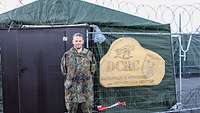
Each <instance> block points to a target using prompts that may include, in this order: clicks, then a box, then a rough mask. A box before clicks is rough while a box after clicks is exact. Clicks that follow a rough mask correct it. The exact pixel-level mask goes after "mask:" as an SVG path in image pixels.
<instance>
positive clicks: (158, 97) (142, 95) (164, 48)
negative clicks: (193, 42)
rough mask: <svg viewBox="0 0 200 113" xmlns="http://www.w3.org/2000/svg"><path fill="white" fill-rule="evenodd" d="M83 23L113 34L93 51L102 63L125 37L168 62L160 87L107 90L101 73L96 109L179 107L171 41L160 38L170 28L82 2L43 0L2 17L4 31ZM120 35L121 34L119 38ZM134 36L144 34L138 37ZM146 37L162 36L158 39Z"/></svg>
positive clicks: (139, 112) (143, 111) (146, 111)
mask: <svg viewBox="0 0 200 113" xmlns="http://www.w3.org/2000/svg"><path fill="white" fill-rule="evenodd" d="M83 23H86V24H89V25H97V26H99V28H100V29H101V30H102V31H103V32H110V34H105V37H106V39H105V41H103V42H102V43H94V45H92V47H91V49H93V51H95V53H96V57H97V60H98V61H99V60H100V58H101V57H102V56H103V55H104V54H105V53H106V52H107V50H108V49H109V47H110V45H111V43H112V42H113V41H114V40H115V39H117V38H120V37H125V36H131V37H134V38H135V39H137V40H138V41H139V42H140V44H141V45H142V46H143V47H145V48H148V49H150V50H152V51H155V52H157V53H158V54H160V55H161V56H162V57H163V58H164V59H165V61H166V70H165V72H166V73H165V77H164V78H163V80H162V82H161V83H160V84H159V85H157V86H148V87H144V86H142V87H124V88H104V87H102V86H101V85H100V83H99V78H98V77H99V74H98V71H97V75H96V76H95V85H94V90H95V102H94V106H96V105H105V106H108V105H110V104H113V103H115V102H117V101H125V102H126V103H127V105H126V107H125V108H123V107H122V108H120V107H119V108H118V107H116V108H113V109H110V110H107V111H105V112H109V113H116V112H120V113H122V112H129V113H133V112H135V113H150V112H159V111H166V110H168V109H170V108H171V106H173V105H174V104H175V103H176V91H175V80H174V76H173V60H172V53H171V49H172V48H171V37H170V35H168V36H167V35H159V33H170V26H169V25H163V24H160V23H157V22H154V21H151V20H147V19H144V18H141V17H137V16H133V15H130V14H126V13H123V12H119V11H115V10H112V9H108V8H105V7H101V6H97V5H94V4H91V3H87V2H84V1H80V0H39V1H35V2H33V3H31V4H28V5H25V6H23V7H20V8H17V9H15V10H12V11H9V12H6V13H4V14H1V15H0V26H1V29H10V28H13V27H17V28H20V27H21V26H22V25H52V27H53V26H55V25H74V24H83ZM21 29H23V28H21ZM114 32H115V33H114ZM119 32H120V33H121V34H118V33H119ZM128 32H131V33H133V34H131V33H130V34H128ZM134 32H137V33H141V34H134ZM8 33H9V32H8ZM126 33H127V34H126ZM145 33H149V34H151V33H152V34H153V33H158V35H149V34H145ZM1 101H2V96H1Z"/></svg>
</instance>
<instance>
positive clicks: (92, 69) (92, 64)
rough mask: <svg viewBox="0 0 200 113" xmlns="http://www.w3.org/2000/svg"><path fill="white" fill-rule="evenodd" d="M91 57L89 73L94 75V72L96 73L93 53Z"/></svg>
mask: <svg viewBox="0 0 200 113" xmlns="http://www.w3.org/2000/svg"><path fill="white" fill-rule="evenodd" d="M91 57H92V61H91V69H90V71H91V73H92V74H94V73H95V71H96V65H97V61H96V59H95V56H94V54H93V53H92V55H91Z"/></svg>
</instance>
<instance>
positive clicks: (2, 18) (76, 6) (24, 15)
mask: <svg viewBox="0 0 200 113" xmlns="http://www.w3.org/2000/svg"><path fill="white" fill-rule="evenodd" d="M11 23H12V24H19V25H20V24H23V25H24V24H32V25H43V24H49V25H55V24H78V23H88V24H93V23H95V24H104V25H107V26H133V25H134V26H136V25H138V26H139V25H160V24H159V23H157V22H153V21H150V20H147V19H144V18H141V17H136V16H133V15H130V14H125V13H122V12H119V11H115V10H112V9H108V8H105V7H101V6H97V5H94V4H91V3H87V2H84V1H80V0H40V1H35V2H33V3H31V4H28V5H25V6H23V7H20V8H17V9H15V10H12V11H9V12H7V13H4V14H1V15H0V24H6V25H10V24H11Z"/></svg>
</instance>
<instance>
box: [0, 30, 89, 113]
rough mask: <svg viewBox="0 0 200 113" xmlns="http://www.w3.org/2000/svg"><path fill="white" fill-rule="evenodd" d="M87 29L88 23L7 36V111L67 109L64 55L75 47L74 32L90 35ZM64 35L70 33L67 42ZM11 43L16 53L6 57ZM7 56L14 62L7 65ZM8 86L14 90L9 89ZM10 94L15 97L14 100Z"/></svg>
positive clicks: (25, 112) (33, 112) (45, 112)
mask: <svg viewBox="0 0 200 113" xmlns="http://www.w3.org/2000/svg"><path fill="white" fill-rule="evenodd" d="M85 31H86V27H82V28H81V27H67V28H33V29H20V30H16V31H15V33H14V36H12V37H9V38H8V39H10V40H8V39H6V38H4V40H5V41H6V42H7V43H8V45H5V44H4V48H3V49H4V52H3V55H2V57H3V59H4V61H3V71H4V72H5V73H4V75H3V76H4V78H7V79H3V81H4V83H6V84H4V86H3V89H4V92H3V94H4V112H5V113H64V111H65V106H64V77H63V76H62V75H61V72H60V59H61V57H62V55H63V53H64V51H65V50H68V49H69V48H71V47H72V44H71V41H72V35H73V34H74V33H76V32H81V33H83V34H84V35H85V36H86V34H85V33H86V32H85ZM7 34H8V33H5V35H7ZM64 35H67V37H68V41H67V42H63V36H64ZM11 42H12V43H13V44H10V43H11ZM11 47H12V48H13V50H12V51H10V52H11V53H12V54H13V55H12V56H8V57H6V56H5V55H6V54H8V53H9V52H8V51H7V50H6V48H11ZM14 48H15V49H14ZM12 58H13V59H12ZM7 59H12V60H14V62H12V64H10V65H7V64H6V63H7V62H6V61H5V60H7ZM10 66H13V68H12V69H11V68H10ZM7 73H8V74H9V75H10V76H9V77H10V78H9V79H8V77H7ZM14 78H15V79H14ZM12 79H14V81H15V82H12V81H11V80H12ZM9 86H10V87H9ZM8 87H9V88H10V89H9V90H11V93H12V94H10V91H7V88H8ZM12 90H14V91H15V90H16V92H12ZM10 96H14V97H10ZM9 98H13V99H12V100H15V101H14V102H11V101H12V100H10V99H9ZM14 103H15V104H14ZM13 108H15V109H13Z"/></svg>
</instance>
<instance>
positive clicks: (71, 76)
mask: <svg viewBox="0 0 200 113" xmlns="http://www.w3.org/2000/svg"><path fill="white" fill-rule="evenodd" d="M95 67H96V60H95V58H94V56H93V54H92V52H91V51H89V50H88V49H85V48H84V49H83V51H82V52H81V53H78V52H77V51H76V49H75V48H73V47H72V48H71V49H70V50H68V51H67V52H65V53H64V55H63V57H62V60H61V70H62V73H63V75H65V83H64V85H65V105H66V108H67V110H68V112H69V113H76V111H77V108H78V104H80V103H81V109H82V112H83V113H92V106H93V76H92V75H93V74H94V72H95Z"/></svg>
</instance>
